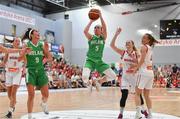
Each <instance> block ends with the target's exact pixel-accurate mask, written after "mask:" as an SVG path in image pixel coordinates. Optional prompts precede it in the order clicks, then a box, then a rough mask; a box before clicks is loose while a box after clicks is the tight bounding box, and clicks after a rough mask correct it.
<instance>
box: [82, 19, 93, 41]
mask: <svg viewBox="0 0 180 119" xmlns="http://www.w3.org/2000/svg"><path fill="white" fill-rule="evenodd" d="M93 22H94V21H93V20H90V21H89V23H88V25H87V26H86V27H85V29H84V34H85V36H86V38H87V39H88V40H91V38H92V35H91V34H90V33H89V28H90V26H91V24H92V23H93Z"/></svg>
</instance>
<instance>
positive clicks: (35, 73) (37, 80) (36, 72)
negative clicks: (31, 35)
mask: <svg viewBox="0 0 180 119" xmlns="http://www.w3.org/2000/svg"><path fill="white" fill-rule="evenodd" d="M27 47H29V48H31V50H32V51H31V53H29V54H27V55H26V59H27V66H26V67H27V71H26V73H27V74H26V83H28V84H32V85H33V86H38V87H42V86H44V85H46V84H48V77H47V76H46V72H45V70H44V66H43V57H44V53H43V44H42V43H40V42H38V43H37V45H34V44H33V43H32V42H31V41H28V42H27Z"/></svg>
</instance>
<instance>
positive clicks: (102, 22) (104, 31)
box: [99, 11, 107, 40]
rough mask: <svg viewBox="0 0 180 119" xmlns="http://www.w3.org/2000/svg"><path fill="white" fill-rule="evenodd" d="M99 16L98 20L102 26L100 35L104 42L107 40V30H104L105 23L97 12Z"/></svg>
mask: <svg viewBox="0 0 180 119" xmlns="http://www.w3.org/2000/svg"><path fill="white" fill-rule="evenodd" d="M99 16H100V20H101V24H102V35H103V37H104V40H106V38H107V28H106V23H105V21H104V19H103V17H102V14H101V12H100V11H99Z"/></svg>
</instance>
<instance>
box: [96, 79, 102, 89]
mask: <svg viewBox="0 0 180 119" xmlns="http://www.w3.org/2000/svg"><path fill="white" fill-rule="evenodd" d="M95 85H96V90H97V91H99V90H100V87H101V85H100V84H99V82H98V81H97V79H96V80H95Z"/></svg>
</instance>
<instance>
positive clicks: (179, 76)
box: [0, 58, 180, 92]
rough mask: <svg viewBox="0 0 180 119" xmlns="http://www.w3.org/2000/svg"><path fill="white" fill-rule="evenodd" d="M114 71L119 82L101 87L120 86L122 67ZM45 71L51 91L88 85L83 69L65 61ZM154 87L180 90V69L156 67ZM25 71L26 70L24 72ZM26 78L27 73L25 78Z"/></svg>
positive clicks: (1, 84)
mask: <svg viewBox="0 0 180 119" xmlns="http://www.w3.org/2000/svg"><path fill="white" fill-rule="evenodd" d="M111 68H112V69H113V71H114V72H115V73H116V74H117V79H118V81H115V80H114V81H110V82H103V83H102V85H101V86H120V81H121V76H122V70H123V69H122V66H121V65H119V67H118V68H117V67H115V65H111ZM45 70H46V72H47V76H48V79H49V83H48V85H49V89H66V88H85V87H86V84H85V83H84V81H83V80H82V67H79V66H77V65H72V64H70V63H69V62H66V61H65V59H63V58H60V59H54V60H53V61H52V62H51V63H50V64H45ZM153 70H154V75H155V76H154V85H153V87H155V88H180V67H178V66H177V65H176V64H174V65H154V66H153ZM24 71H25V70H24ZM22 77H25V72H24V73H23V76H22ZM99 78H104V79H106V78H107V77H105V76H104V75H101V74H99V73H98V72H97V71H94V72H92V73H91V76H90V79H99ZM5 90H6V87H5V76H4V71H3V70H1V72H0V92H2V91H5Z"/></svg>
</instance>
